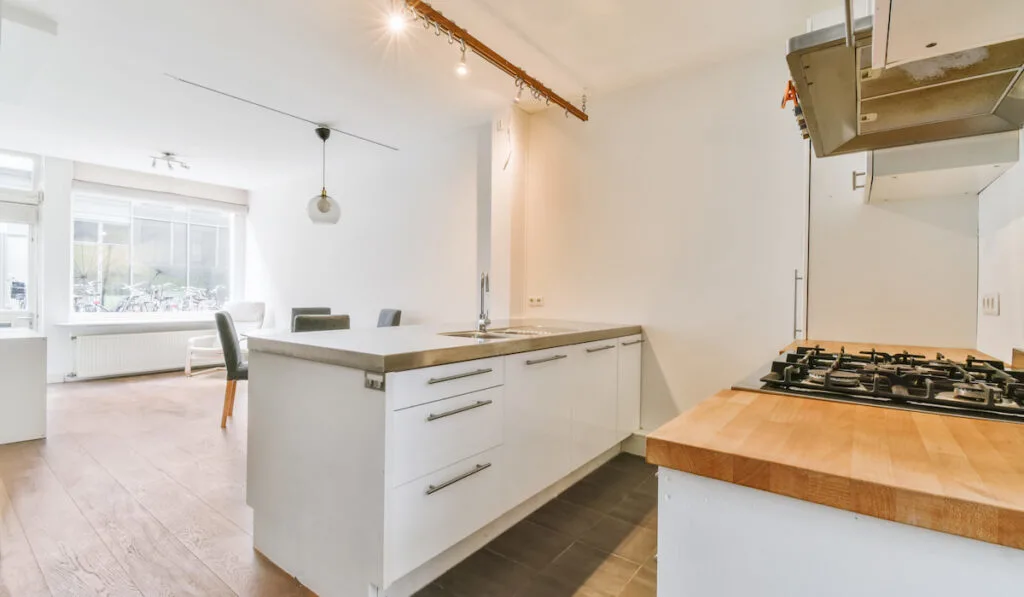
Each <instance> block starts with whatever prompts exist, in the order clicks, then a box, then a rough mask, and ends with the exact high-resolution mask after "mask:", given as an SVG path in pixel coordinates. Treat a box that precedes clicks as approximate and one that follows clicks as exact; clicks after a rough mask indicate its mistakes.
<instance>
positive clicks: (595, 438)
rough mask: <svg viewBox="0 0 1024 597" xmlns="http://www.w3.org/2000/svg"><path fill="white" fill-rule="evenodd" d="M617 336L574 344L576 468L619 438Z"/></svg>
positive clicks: (573, 398) (573, 419)
mask: <svg viewBox="0 0 1024 597" xmlns="http://www.w3.org/2000/svg"><path fill="white" fill-rule="evenodd" d="M618 344H619V340H618V339H615V338H613V339H611V340H602V341H599V342H590V343H588V344H581V345H579V346H575V347H573V348H574V350H575V351H576V353H577V355H578V362H577V363H574V365H575V367H574V371H573V375H572V380H571V383H572V388H571V391H570V395H571V396H572V468H573V469H576V468H578V467H580V466H582V465H584V464H586V463H587V462H589V461H590V460H592V459H594V458H596V457H597V456H599V455H600V454H601V453H602V452H604V451H605V450H607V449H608V448H611V447H612V446H614V445H615V444H616V443H618V442H619V441H620V439H619V437H618V432H617V427H618V419H617V412H618V405H617V397H618V388H617V379H618V362H619V360H618V349H619V347H618Z"/></svg>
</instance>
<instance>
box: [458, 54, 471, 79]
mask: <svg viewBox="0 0 1024 597" xmlns="http://www.w3.org/2000/svg"><path fill="white" fill-rule="evenodd" d="M455 74H456V75H458V76H459V77H463V78H464V77H467V76H468V75H469V65H467V64H466V48H462V58H460V59H459V63H458V64H456V65H455Z"/></svg>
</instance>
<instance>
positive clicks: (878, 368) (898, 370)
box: [864, 363, 924, 375]
mask: <svg viewBox="0 0 1024 597" xmlns="http://www.w3.org/2000/svg"><path fill="white" fill-rule="evenodd" d="M923 372H924V370H923V369H920V368H918V367H916V366H914V365H904V364H902V363H883V364H880V365H867V366H865V367H864V373H886V374H893V375H908V374H910V373H923Z"/></svg>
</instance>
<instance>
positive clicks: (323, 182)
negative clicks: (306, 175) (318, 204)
mask: <svg viewBox="0 0 1024 597" xmlns="http://www.w3.org/2000/svg"><path fill="white" fill-rule="evenodd" d="M321 156H323V157H322V160H321V163H320V188H322V189H323V192H324V193H327V139H324V150H323V153H322V154H321Z"/></svg>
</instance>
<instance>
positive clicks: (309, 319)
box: [292, 315, 349, 332]
mask: <svg viewBox="0 0 1024 597" xmlns="http://www.w3.org/2000/svg"><path fill="white" fill-rule="evenodd" d="M347 329H349V317H348V315H298V316H296V317H295V322H294V324H293V325H292V331H293V332H323V331H327V330H347Z"/></svg>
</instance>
